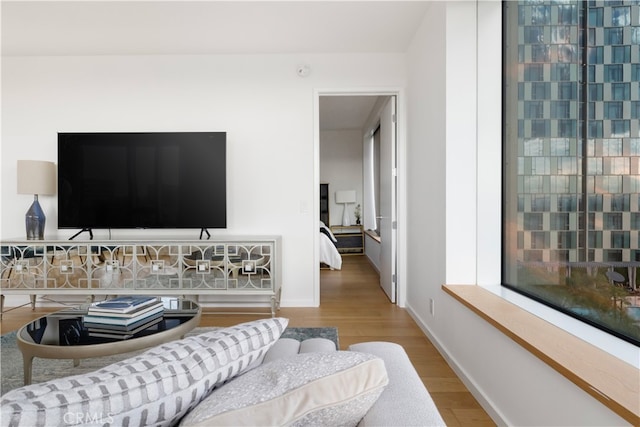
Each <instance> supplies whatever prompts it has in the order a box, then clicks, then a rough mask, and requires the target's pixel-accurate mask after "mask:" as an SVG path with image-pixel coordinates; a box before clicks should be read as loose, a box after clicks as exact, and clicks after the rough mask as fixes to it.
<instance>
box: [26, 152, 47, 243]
mask: <svg viewBox="0 0 640 427" xmlns="http://www.w3.org/2000/svg"><path fill="white" fill-rule="evenodd" d="M55 193H56V165H55V164H54V163H52V162H46V161H41V160H18V194H33V203H32V204H31V207H30V208H29V210H28V211H27V213H26V214H25V225H26V227H27V240H43V239H44V225H45V221H46V219H47V218H46V216H45V215H44V212H43V211H42V208H41V207H40V203H38V195H46V196H49V195H53V194H55Z"/></svg>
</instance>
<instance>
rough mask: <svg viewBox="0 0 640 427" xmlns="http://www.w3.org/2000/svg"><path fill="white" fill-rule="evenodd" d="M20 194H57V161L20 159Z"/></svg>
mask: <svg viewBox="0 0 640 427" xmlns="http://www.w3.org/2000/svg"><path fill="white" fill-rule="evenodd" d="M18 194H38V195H53V194H56V165H55V163H53V162H45V161H42V160H18Z"/></svg>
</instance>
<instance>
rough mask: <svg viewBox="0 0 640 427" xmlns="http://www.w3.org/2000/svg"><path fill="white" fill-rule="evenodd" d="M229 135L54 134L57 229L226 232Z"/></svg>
mask: <svg viewBox="0 0 640 427" xmlns="http://www.w3.org/2000/svg"><path fill="white" fill-rule="evenodd" d="M226 226H227V192H226V133H225V132H145V133H141V132H140V133H135V132H134V133H58V228H80V229H89V230H91V229H101V228H201V229H202V228H204V229H207V228H225V227H226Z"/></svg>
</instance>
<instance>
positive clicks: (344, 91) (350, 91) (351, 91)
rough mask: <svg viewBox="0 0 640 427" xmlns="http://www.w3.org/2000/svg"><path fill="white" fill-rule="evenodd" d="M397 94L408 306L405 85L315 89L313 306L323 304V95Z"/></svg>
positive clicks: (399, 241)
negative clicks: (321, 256) (321, 135)
mask: <svg viewBox="0 0 640 427" xmlns="http://www.w3.org/2000/svg"><path fill="white" fill-rule="evenodd" d="M368 95H372V96H395V97H396V115H397V120H396V169H397V170H396V173H397V190H396V209H397V211H396V221H397V223H398V228H397V230H396V304H397V305H398V306H400V307H405V305H406V289H407V284H406V277H407V275H406V271H407V269H406V260H407V255H406V236H407V230H406V224H407V221H406V218H407V215H406V212H407V210H406V207H407V202H406V200H407V198H406V188H407V185H406V182H407V179H406V178H407V171H406V152H407V150H406V147H407V141H406V135H407V132H406V130H407V126H406V123H407V122H406V117H407V114H406V108H405V106H406V104H405V102H406V101H405V95H404V91H403V89H402V88H341V89H315V90H314V93H313V116H314V117H313V157H314V160H313V169H314V176H313V226H314V230H313V244H314V247H313V254H314V256H313V258H314V274H313V300H314V305H315V306H319V305H320V250H319V245H320V233H319V232H318V230H319V228H320V108H319V106H320V97H321V96H368Z"/></svg>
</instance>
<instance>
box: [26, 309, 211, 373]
mask: <svg viewBox="0 0 640 427" xmlns="http://www.w3.org/2000/svg"><path fill="white" fill-rule="evenodd" d="M162 302H163V303H164V313H163V316H162V320H161V321H160V322H159V323H155V324H153V325H151V326H149V327H148V328H146V329H144V330H142V331H140V332H138V333H136V334H134V335H133V336H132V337H131V338H127V339H118V338H104V337H96V336H92V335H90V334H89V331H88V329H87V328H86V327H85V326H84V324H83V321H82V317H83V316H84V315H85V314H87V308H88V306H83V307H78V308H70V309H65V310H62V311H57V312H55V313H51V314H48V315H46V316H43V317H40V318H38V319H36V320H34V321H32V322H30V323H28V324H26V325H25V326H23V327H22V328H20V329H19V330H18V333H17V343H18V348H19V349H20V351H21V352H22V359H23V362H24V384H25V385H28V384H31V366H32V364H33V358H34V357H40V358H44V359H73V364H74V366H78V364H79V363H80V359H85V358H89V357H100V356H110V355H114V354H121V353H128V352H130V351H135V350H141V349H144V348H147V347H153V346H155V345H158V344H162V343H165V342H168V341H172V340H175V339H180V338H182V337H184V335H185V334H186V333H187V332H189V331H190V330H192V329H193V328H195V327H196V326H198V324H199V323H200V314H201V309H200V306H199V305H198V304H196V303H195V302H193V301H190V300H186V299H181V298H162Z"/></svg>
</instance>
